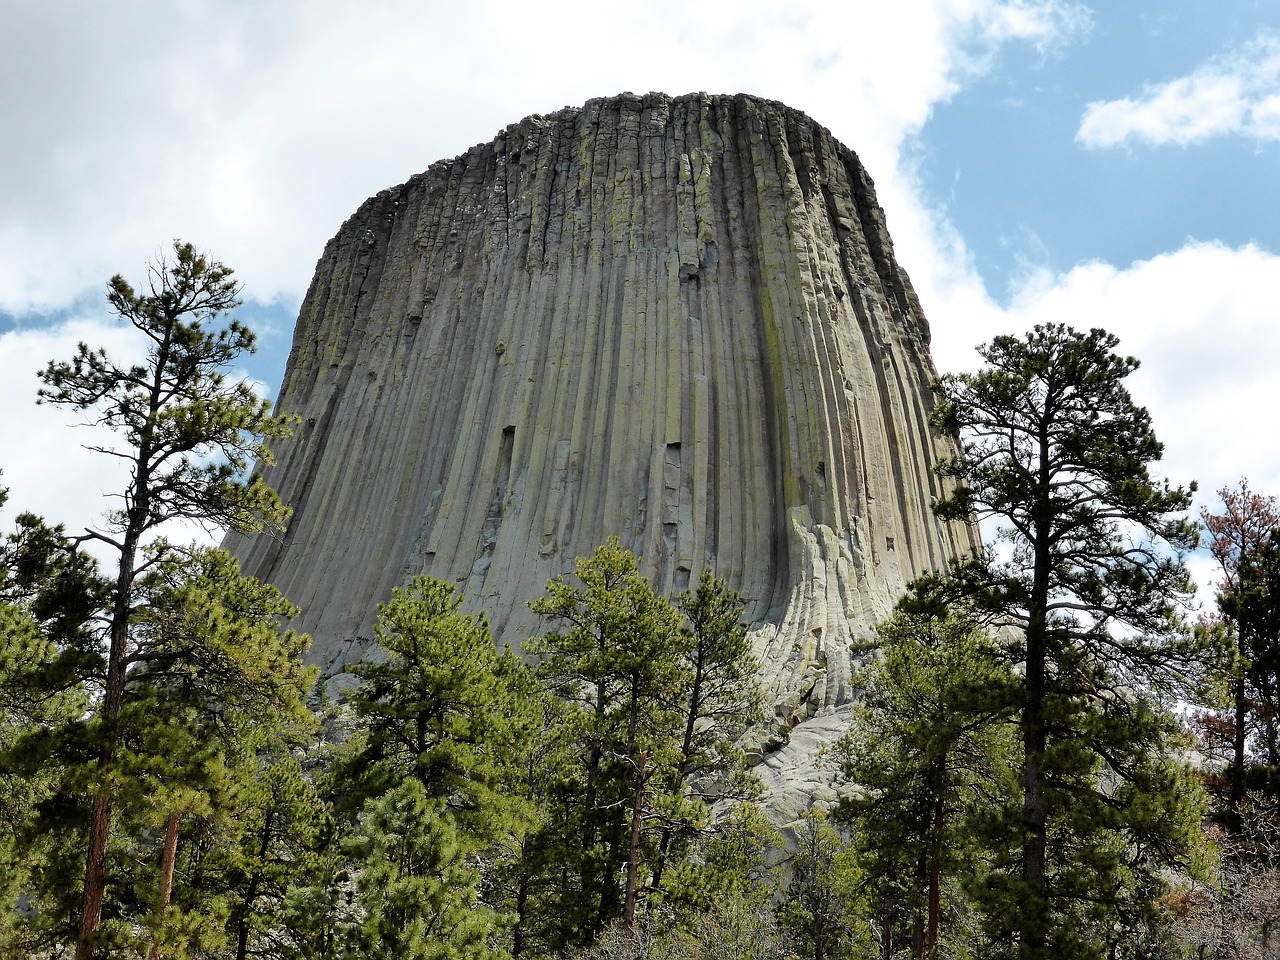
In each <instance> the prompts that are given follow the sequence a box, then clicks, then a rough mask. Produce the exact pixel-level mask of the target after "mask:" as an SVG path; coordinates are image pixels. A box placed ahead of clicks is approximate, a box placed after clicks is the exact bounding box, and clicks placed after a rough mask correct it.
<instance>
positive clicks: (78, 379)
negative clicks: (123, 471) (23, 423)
mask: <svg viewBox="0 0 1280 960" xmlns="http://www.w3.org/2000/svg"><path fill="white" fill-rule="evenodd" d="M107 302H108V303H109V304H110V306H111V308H112V310H113V311H114V312H115V314H116V315H117V316H118V317H119V318H120V319H121V320H122V321H124V322H125V323H127V324H129V325H130V326H132V327H133V328H134V329H135V330H137V331H138V332H139V333H140V334H141V335H142V336H143V337H145V338H146V340H147V341H148V353H147V359H146V362H145V363H143V364H133V365H130V366H120V365H118V364H116V363H115V362H114V361H112V360H111V358H110V357H109V356H108V355H107V353H106V351H105V350H101V349H99V350H94V349H92V348H91V347H89V346H88V345H87V344H84V343H81V344H80V345H79V346H78V347H77V348H76V353H75V356H73V357H72V358H71V359H70V360H67V361H55V362H51V363H49V365H48V366H47V367H46V368H45V369H44V371H43V372H42V373H41V374H40V378H41V379H42V380H43V381H44V383H45V387H44V388H42V389H41V390H40V400H41V402H42V403H51V404H56V405H59V406H66V407H71V408H73V409H77V410H84V411H92V416H91V419H90V422H92V423H95V424H98V425H101V426H105V427H108V428H110V429H111V430H112V431H114V432H115V434H116V435H117V436H118V437H119V440H120V446H119V447H111V448H106V447H95V448H94V449H98V450H100V451H101V452H103V453H106V454H109V455H111V456H116V457H121V458H122V459H124V460H125V461H127V462H128V463H129V464H130V466H131V468H132V479H131V481H130V483H129V486H128V488H127V489H126V490H125V491H124V494H123V499H124V507H123V509H121V510H119V511H117V512H114V513H112V514H111V515H110V516H109V517H108V523H107V529H108V531H109V532H110V533H111V534H112V535H113V536H114V537H115V538H117V539H115V540H113V539H112V538H111V537H109V536H106V535H97V536H98V537H99V539H103V540H106V541H107V542H108V543H109V544H111V545H112V546H116V547H118V548H121V549H123V548H124V547H125V546H127V544H128V542H129V540H130V539H131V538H133V537H136V536H137V535H139V534H140V533H142V532H144V531H146V530H150V529H154V528H155V527H157V526H159V525H161V524H163V523H165V522H166V521H168V520H171V519H175V518H184V519H199V520H207V521H209V522H211V523H215V524H219V525H223V526H227V527H230V528H232V529H235V530H241V531H244V532H252V531H256V530H262V529H269V528H273V527H278V526H279V525H280V523H282V522H283V520H284V519H285V517H286V516H287V514H288V511H286V510H285V509H284V508H283V507H282V506H281V504H280V500H279V498H278V497H277V496H276V494H275V492H274V491H273V490H271V489H270V488H269V487H268V486H267V485H266V484H265V483H263V482H262V479H261V477H259V476H257V475H256V474H255V475H250V474H249V470H250V468H251V467H252V466H253V465H254V464H257V465H258V466H262V465H265V464H268V463H270V462H271V451H270V448H269V447H268V446H267V443H266V441H268V440H271V439H274V438H279V437H283V436H287V435H288V433H289V422H290V421H289V419H288V418H285V417H278V416H275V415H273V414H272V413H271V404H270V402H269V401H267V400H264V399H262V398H261V397H259V396H258V395H257V394H256V393H254V390H253V387H252V385H251V384H249V383H247V382H244V381H236V380H229V379H228V377H227V374H226V371H227V370H228V369H229V368H230V367H231V365H232V364H233V363H234V362H235V361H236V359H237V358H238V357H239V356H240V355H241V354H244V353H252V352H253V350H254V349H255V338H254V335H253V333H252V332H251V331H250V330H249V329H248V328H247V327H245V326H244V325H243V324H242V323H240V322H239V321H238V320H234V319H232V320H230V321H228V323H227V325H226V326H225V327H221V328H216V327H211V326H210V325H211V324H214V323H216V322H217V321H219V320H221V319H222V317H223V316H224V315H226V314H227V313H228V312H229V311H231V310H233V309H235V308H236V307H238V306H239V305H240V285H239V284H238V283H237V282H236V281H235V280H234V279H232V271H231V269H230V268H229V267H227V266H225V265H223V264H221V263H218V262H216V261H213V260H210V259H209V258H208V256H207V255H205V254H203V253H201V252H200V251H198V250H196V248H195V247H194V246H192V245H191V244H189V243H182V242H179V241H175V242H174V245H173V259H171V260H168V259H163V258H162V259H160V260H159V261H157V262H156V263H153V264H151V265H149V268H148V278H147V289H146V291H145V292H143V293H138V292H137V291H136V290H135V289H134V288H133V287H132V286H131V285H130V284H129V283H128V282H127V281H126V280H125V279H124V278H123V277H122V276H120V275H118V274H117V275H116V276H114V277H112V278H111V282H110V284H109V285H108V292H107ZM117 541H118V542H117ZM130 559H131V558H130Z"/></svg>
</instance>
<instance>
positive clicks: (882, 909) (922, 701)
mask: <svg viewBox="0 0 1280 960" xmlns="http://www.w3.org/2000/svg"><path fill="white" fill-rule="evenodd" d="M936 586H937V584H936V583H935V582H933V581H921V582H920V583H917V584H916V585H914V588H913V592H911V593H909V594H908V595H907V597H905V598H904V599H903V600H902V601H901V602H900V603H899V604H898V607H897V608H896V610H895V612H894V615H893V616H892V617H891V618H890V619H889V620H887V621H885V622H884V623H882V624H881V625H880V626H879V627H878V628H877V640H878V654H879V656H878V659H877V660H876V661H875V662H874V663H873V665H872V666H871V667H869V668H868V669H867V671H866V672H865V673H864V674H862V676H861V677H860V679H861V683H862V693H861V696H860V698H859V702H858V704H857V705H856V706H855V708H854V713H853V720H852V722H851V725H850V729H849V731H848V732H847V733H846V734H845V735H844V736H843V737H841V738H840V740H839V741H837V742H836V744H835V746H834V749H833V750H832V752H831V754H830V757H829V760H830V762H832V764H833V765H834V766H835V768H836V770H837V777H838V779H839V780H840V781H842V782H844V783H845V784H846V785H847V786H848V787H850V788H851V790H850V792H849V793H848V794H847V795H846V797H847V798H846V799H844V800H843V801H842V802H841V804H840V807H839V809H838V815H839V819H841V820H844V821H847V822H849V823H851V824H852V825H854V826H855V827H856V841H857V842H856V847H857V849H858V852H859V862H860V864H861V867H862V869H863V870H864V871H865V872H866V874H867V891H868V894H869V895H870V899H871V901H872V909H873V912H874V914H875V916H876V919H877V925H878V928H879V930H880V937H881V949H882V951H884V952H885V953H886V955H888V954H891V953H892V952H893V951H894V949H895V944H901V945H904V946H906V945H910V946H911V949H912V950H913V956H929V955H931V953H930V951H932V950H935V949H938V945H939V932H941V949H942V950H943V954H944V955H947V956H950V955H956V954H962V953H963V951H964V950H965V949H966V948H967V947H968V946H971V944H966V943H965V941H966V939H967V938H968V932H969V927H970V926H971V924H968V923H966V922H965V919H966V918H965V916H964V914H965V913H966V911H970V910H971V907H970V905H969V904H968V902H967V900H966V898H965V897H964V896H963V894H962V891H961V889H960V883H959V881H960V880H961V879H963V881H964V882H965V883H966V884H969V885H972V884H974V883H976V882H979V881H980V879H981V878H982V876H983V875H984V874H985V872H986V871H987V870H988V869H989V864H990V862H991V861H992V860H993V859H995V858H996V857H997V856H998V854H997V853H996V851H990V850H987V849H985V848H984V847H985V846H986V843H985V842H984V841H991V842H993V843H994V844H996V845H998V846H999V847H1002V848H1003V849H1002V850H1000V851H999V853H1000V854H1002V855H1003V856H1004V857H1005V858H1007V857H1008V851H1009V845H1008V842H1007V840H1005V841H1004V842H1001V840H1000V838H999V837H998V836H992V837H979V836H978V826H977V822H976V821H977V820H978V819H979V817H980V815H981V814H982V812H983V811H986V810H989V809H990V806H991V804H992V803H1000V802H1002V801H1003V798H1005V797H1007V796H1009V795H1011V794H1015V793H1016V791H1017V783H1016V774H1015V772H1014V771H1015V769H1016V765H1017V764H1016V758H1015V750H1014V747H1015V744H1014V736H1013V734H1014V730H1013V727H1012V726H1011V724H1012V721H1013V719H1014V715H1015V712H1016V705H1017V695H1018V690H1017V686H1016V679H1015V677H1014V676H1013V674H1012V672H1011V670H1010V668H1009V664H1008V658H1007V655H1006V653H1005V651H1004V650H1003V649H1002V648H1001V647H1000V646H999V645H998V644H996V643H995V642H994V641H993V640H992V639H991V638H990V637H988V636H987V635H986V633H985V632H984V631H983V630H982V629H981V628H980V627H979V626H978V625H977V624H976V623H975V622H974V621H973V620H972V619H971V618H969V617H968V616H967V615H965V614H964V613H961V612H957V611H956V610H954V609H951V608H949V607H947V606H946V605H944V604H941V603H940V602H939V601H938V599H937V597H936V595H935V594H934V593H932V590H933V588H935V587H936Z"/></svg>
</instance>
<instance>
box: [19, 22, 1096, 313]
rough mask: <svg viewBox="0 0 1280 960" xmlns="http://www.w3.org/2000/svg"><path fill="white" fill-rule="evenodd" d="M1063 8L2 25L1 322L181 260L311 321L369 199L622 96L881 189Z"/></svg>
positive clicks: (1057, 26)
mask: <svg viewBox="0 0 1280 960" xmlns="http://www.w3.org/2000/svg"><path fill="white" fill-rule="evenodd" d="M1083 10H1084V8H1082V7H1080V6H1079V5H1078V4H1074V3H1068V2H1064V0H1044V2H1033V0H1006V2H1001V0H903V2H899V3H895V4H880V5H874V6H873V5H868V4H834V3H828V2H822V0H809V2H806V3H794V4H786V5H783V6H781V7H780V6H779V5H778V4H776V3H771V2H767V0H718V2H715V3H708V4H695V5H689V4H686V3H679V2H675V0H654V2H650V3H642V4H628V5H625V6H621V7H608V6H604V7H602V6H601V5H599V4H591V3H587V2H585V0H564V2H560V3H557V4H511V3H505V2H502V0H476V2H471V3H465V4H436V3H431V4H423V3H420V2H415V0H389V2H386V3H380V4H374V5H352V4H349V3H343V2H340V0H306V2H304V0H282V2H279V3H272V4H256V3H248V2H235V3H215V2H213V0H187V2H184V3H182V4H175V5H172V6H170V7H168V8H166V10H165V13H164V15H163V16H156V15H155V13H154V7H153V6H152V5H151V4H149V3H145V2H143V0H124V2H121V3H117V4H111V5H110V6H106V5H103V4H101V3H96V2H93V0H66V2H61V3H58V4H22V3H19V4H9V5H5V6H4V7H3V8H0V34H2V35H4V36H5V37H6V40H7V41H8V42H7V44H6V50H7V54H6V57H5V58H3V59H2V60H0V86H3V89H5V90H6V91H8V93H7V95H6V97H5V98H4V99H3V100H0V142H4V143H8V144H18V143H21V144H22V145H23V149H21V150H16V149H14V150H6V151H4V152H3V154H2V155H0V180H2V181H3V182H4V183H6V184H7V185H9V189H7V190H5V191H3V193H2V194H0V310H4V311H8V312H10V313H24V312H31V311H34V312H39V313H43V312H48V311H51V310H55V309H58V308H61V307H65V306H66V305H67V304H69V303H70V302H72V301H73V300H74V299H75V298H76V297H77V296H80V295H81V294H83V292H84V291H85V290H86V289H89V288H96V287H97V286H98V285H99V284H100V283H101V282H102V281H103V280H104V279H105V278H106V277H107V276H109V275H111V274H112V273H115V272H116V271H120V270H125V271H127V270H129V269H131V268H132V266H133V265H136V264H140V263H141V262H142V261H143V260H144V259H145V258H146V257H147V256H149V255H152V254H154V252H155V251H156V250H157V249H158V248H160V247H162V246H164V245H165V244H167V242H168V241H169V240H171V239H173V238H174V237H182V238H184V239H189V240H192V241H194V242H196V243H198V244H199V245H201V246H203V247H206V248H208V249H210V250H212V251H213V252H214V253H215V254H216V255H217V256H218V257H219V258H220V259H223V260H225V261H226V262H227V263H230V264H232V265H233V266H235V267H236V268H237V270H238V271H239V273H240V275H241V278H242V279H243V280H244V282H245V284H246V289H247V291H248V293H249V294H250V295H251V296H254V297H257V298H260V299H263V300H270V299H272V298H274V297H276V296H278V295H284V296H286V297H289V298H293V299H297V298H298V297H300V296H301V294H302V292H303V291H304V290H305V289H306V284H307V281H308V279H309V276H310V273H311V269H312V267H313V265H314V263H315V260H316V258H317V257H318V256H319V254H320V251H321V249H322V246H323V243H324V241H325V240H326V239H327V238H328V237H329V236H331V235H332V234H333V233H334V232H335V231H336V229H337V227H338V225H339V224H340V223H341V222H342V221H343V220H344V219H345V218H346V217H347V216H349V215H350V213H351V212H352V211H353V210H354V209H355V208H356V206H357V205H358V204H359V203H360V202H361V201H362V200H364V199H365V198H366V197H368V196H370V195H372V194H374V193H376V192H377V191H378V190H380V189H383V188H385V187H387V186H390V185H391V184H394V183H398V182H401V181H403V180H405V179H407V178H408V177H409V176H411V175H412V174H414V173H417V172H418V171H420V170H423V169H425V168H426V167H427V166H428V165H429V164H430V163H431V162H433V161H435V160H437V159H440V158H442V157H448V156H453V155H456V154H458V153H461V152H462V151H464V150H465V149H467V148H468V147H469V146H471V145H472V144H474V143H477V142H481V141H484V140H488V139H490V138H491V137H492V136H493V135H494V134H495V133H496V132H497V131H498V130H500V129H501V128H502V127H504V126H506V125H507V124H509V123H513V122H515V121H517V120H519V119H521V118H522V117H523V116H525V115H527V114H530V113H535V112H544V113H545V112H549V111H552V110H555V109H558V108H559V107H561V106H564V105H566V104H570V105H573V104H579V103H582V102H583V101H585V100H587V99H589V98H591V97H598V96H608V95H612V94H615V93H618V92H621V91H622V90H628V89H629V90H633V91H636V92H646V91H648V90H654V89H660V90H665V91H666V92H668V93H673V94H678V93H684V92H688V91H691V90H708V91H711V92H737V91H740V90H745V91H747V92H753V93H759V94H763V95H765V96H769V97H771V98H775V99H779V100H783V101H785V102H787V103H789V104H791V105H792V106H795V107H798V108H800V109H803V110H806V111H807V112H809V113H810V114H811V115H813V116H814V117H815V118H817V119H818V120H820V121H821V122H823V123H825V124H827V125H828V126H830V127H832V129H833V130H834V131H835V132H836V133H837V135H838V136H841V137H842V138H843V139H845V140H846V142H849V143H851V144H852V145H854V146H855V148H857V149H858V150H859V152H860V153H862V154H863V155H864V160H865V161H866V162H867V164H868V166H869V167H870V168H871V169H873V170H875V171H876V172H877V174H878V176H881V177H884V176H887V175H888V173H887V172H888V171H889V170H891V169H892V168H893V167H894V166H895V165H896V163H897V156H896V151H897V146H898V144H899V143H900V141H901V139H902V136H903V134H904V131H909V130H914V129H918V128H919V127H920V126H921V125H922V124H923V123H924V122H925V120H926V119H927V117H928V115H929V111H930V109H931V108H932V106H933V105H934V104H936V103H937V102H938V101H939V100H941V99H945V98H946V97H948V96H950V95H951V94H952V93H953V92H954V91H955V89H956V87H957V84H958V83H959V82H963V81H964V80H965V79H966V78H967V77H969V76H971V75H972V73H973V72H974V71H975V70H981V69H984V68H985V64H986V62H987V61H988V60H989V57H990V55H991V54H992V52H993V51H995V50H998V49H999V48H1000V46H1001V45H1002V44H1004V43H1008V42H1011V41H1015V40H1016V41H1020V42H1027V43H1033V44H1035V45H1037V46H1040V47H1049V46H1052V45H1054V44H1055V43H1058V42H1059V41H1060V40H1061V39H1062V38H1064V37H1069V36H1073V35H1075V34H1076V33H1078V31H1079V29H1080V24H1081V22H1082V19H1083V18H1084V17H1085V14H1084V13H1082V11H1083Z"/></svg>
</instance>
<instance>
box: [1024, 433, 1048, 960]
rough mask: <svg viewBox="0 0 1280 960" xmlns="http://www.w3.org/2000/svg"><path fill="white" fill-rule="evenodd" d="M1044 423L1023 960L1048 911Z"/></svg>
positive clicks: (1041, 936) (1032, 608)
mask: <svg viewBox="0 0 1280 960" xmlns="http://www.w3.org/2000/svg"><path fill="white" fill-rule="evenodd" d="M1047 430H1048V428H1047V426H1044V427H1042V433H1041V436H1040V438H1039V446H1040V455H1039V459H1040V465H1039V478H1038V479H1039V483H1038V488H1039V489H1038V491H1037V496H1036V503H1035V507H1034V510H1033V517H1034V525H1035V529H1034V534H1035V535H1034V537H1033V539H1032V550H1033V556H1034V561H1033V566H1032V574H1031V602H1030V603H1029V604H1028V610H1027V613H1028V622H1027V660H1026V670H1025V673H1026V702H1025V707H1024V713H1023V717H1022V746H1023V764H1024V767H1023V796H1022V816H1023V825H1024V827H1025V828H1026V831H1027V834H1026V839H1025V840H1024V841H1023V845H1022V880H1023V882H1024V883H1025V884H1026V886H1027V902H1026V903H1023V904H1021V905H1020V911H1019V912H1020V914H1021V916H1020V917H1019V937H1018V940H1019V947H1020V950H1019V954H1018V956H1019V957H1020V958H1021V960H1041V958H1043V957H1044V947H1045V927H1044V921H1045V916H1046V913H1047V910H1048V904H1047V903H1046V902H1045V893H1046V871H1045V853H1046V837H1047V826H1048V811H1047V810H1046V809H1045V798H1044V769H1043V763H1044V752H1045V747H1046V745H1047V743H1048V736H1047V731H1046V725H1045V716H1044V701H1045V693H1046V689H1045V686H1046V678H1047V671H1046V661H1047V659H1048V643H1047V641H1048V627H1049V623H1048V608H1049V579H1050V571H1051V564H1052V558H1051V554H1050V549H1049V535H1050V519H1049V518H1050V517H1051V516H1052V514H1053V510H1052V506H1051V504H1050V502H1049V495H1050V490H1051V473H1050V468H1049V439H1048V435H1047Z"/></svg>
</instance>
